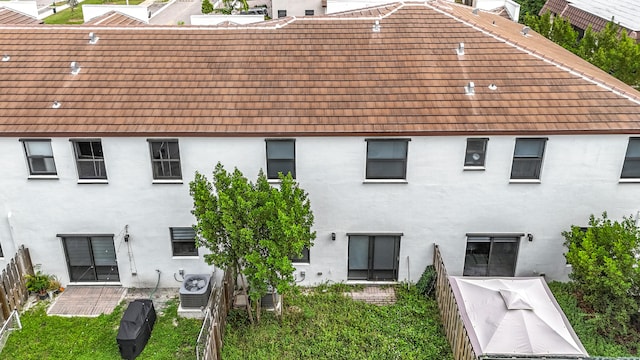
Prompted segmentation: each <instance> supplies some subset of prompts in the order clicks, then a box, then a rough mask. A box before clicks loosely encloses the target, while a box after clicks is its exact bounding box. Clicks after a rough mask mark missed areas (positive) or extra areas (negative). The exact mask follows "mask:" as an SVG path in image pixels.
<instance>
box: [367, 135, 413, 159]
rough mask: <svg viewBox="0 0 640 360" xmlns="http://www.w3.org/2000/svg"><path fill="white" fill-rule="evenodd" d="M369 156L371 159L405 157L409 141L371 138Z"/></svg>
mask: <svg viewBox="0 0 640 360" xmlns="http://www.w3.org/2000/svg"><path fill="white" fill-rule="evenodd" d="M367 145H368V146H367V147H368V153H367V157H368V158H369V159H405V158H406V156H407V141H405V140H402V141H390V140H381V141H374V140H369V142H368V144H367Z"/></svg>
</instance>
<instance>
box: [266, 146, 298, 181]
mask: <svg viewBox="0 0 640 360" xmlns="http://www.w3.org/2000/svg"><path fill="white" fill-rule="evenodd" d="M266 143H267V178H269V179H277V178H278V174H279V173H282V174H284V175H286V174H287V173H291V176H292V177H293V178H294V179H295V178H296V143H295V141H294V140H266Z"/></svg>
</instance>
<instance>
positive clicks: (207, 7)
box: [202, 0, 213, 14]
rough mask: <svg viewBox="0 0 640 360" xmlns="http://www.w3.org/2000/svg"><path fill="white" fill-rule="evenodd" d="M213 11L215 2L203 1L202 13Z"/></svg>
mask: <svg viewBox="0 0 640 360" xmlns="http://www.w3.org/2000/svg"><path fill="white" fill-rule="evenodd" d="M212 12H213V4H211V1H209V0H203V1H202V13H203V14H211V13H212Z"/></svg>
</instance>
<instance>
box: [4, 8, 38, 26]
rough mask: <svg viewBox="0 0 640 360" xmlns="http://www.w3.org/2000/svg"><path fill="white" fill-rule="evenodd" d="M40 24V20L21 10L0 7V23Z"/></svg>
mask: <svg viewBox="0 0 640 360" xmlns="http://www.w3.org/2000/svg"><path fill="white" fill-rule="evenodd" d="M36 24H42V20H39V19H37V18H34V17H32V16H29V15H26V14H23V13H21V12H18V11H15V10H11V9H7V8H1V7H0V25H36Z"/></svg>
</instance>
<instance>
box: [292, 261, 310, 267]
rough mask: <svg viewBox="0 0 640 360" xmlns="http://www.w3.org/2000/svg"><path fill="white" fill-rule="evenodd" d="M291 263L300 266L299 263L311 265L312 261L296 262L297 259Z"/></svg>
mask: <svg viewBox="0 0 640 360" xmlns="http://www.w3.org/2000/svg"><path fill="white" fill-rule="evenodd" d="M291 265H293V266H298V265H311V263H310V262H295V261H292V262H291Z"/></svg>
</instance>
